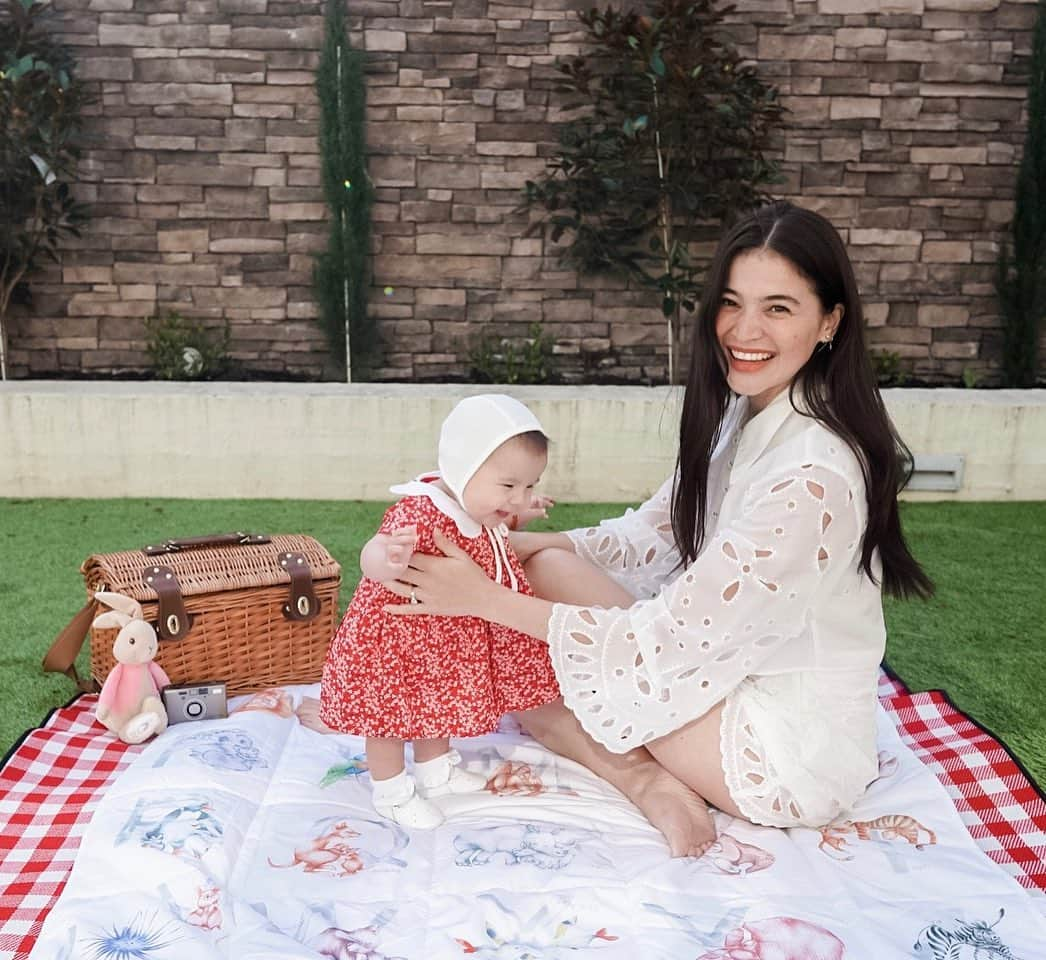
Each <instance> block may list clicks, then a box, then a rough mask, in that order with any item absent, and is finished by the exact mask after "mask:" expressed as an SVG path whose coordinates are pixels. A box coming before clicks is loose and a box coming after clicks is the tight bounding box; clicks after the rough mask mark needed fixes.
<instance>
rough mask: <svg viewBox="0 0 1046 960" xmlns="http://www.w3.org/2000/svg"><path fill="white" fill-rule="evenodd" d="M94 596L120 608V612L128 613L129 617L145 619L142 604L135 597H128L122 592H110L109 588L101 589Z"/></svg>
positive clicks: (115, 607)
mask: <svg viewBox="0 0 1046 960" xmlns="http://www.w3.org/2000/svg"><path fill="white" fill-rule="evenodd" d="M94 596H95V599H96V600H100V601H101V602H102V603H104V604H105V605H106V606H107V607H112V608H113V609H114V610H119V611H120V613H123V614H126V615H127V617H128V619H131V620H141V619H144V618H143V615H142V605H141V604H140V603H139V602H138V601H137V600H135V599H134V598H133V597H126V596H124V595H123V594H122V593H110V592H109V591H107V590H99V591H98V592H97V593H95V595H94ZM103 616H104V614H103Z"/></svg>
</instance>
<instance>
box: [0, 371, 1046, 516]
mask: <svg viewBox="0 0 1046 960" xmlns="http://www.w3.org/2000/svg"><path fill="white" fill-rule="evenodd" d="M495 390H502V391H504V392H506V393H511V394H512V395H514V396H516V397H518V398H519V399H521V400H523V401H524V402H526V403H528V404H529V405H531V407H532V408H533V409H534V411H535V412H536V413H537V415H538V417H539V418H540V419H541V421H542V423H543V424H544V425H545V427H546V429H547V430H548V432H549V435H550V436H551V437H552V440H553V443H552V448H551V451H550V463H549V470H548V472H547V474H546V477H545V480H544V482H543V483H542V488H543V490H545V491H546V492H547V493H548V494H549V495H551V496H553V497H556V498H557V499H562V500H565V501H596V502H608V501H624V502H632V501H637V500H640V499H642V498H643V497H645V496H647V495H648V494H649V493H650V492H651V491H652V490H653V489H655V488H656V487H657V485H658V484H659V483H660V482H661V481H662V480H663V479H664V478H665V477H666V476H668V474H669V473H670V472H671V470H672V467H673V465H674V462H675V452H676V451H675V444H676V436H675V435H676V429H677V422H678V401H679V397H680V391H678V390H672V389H669V388H667V387H599V386H582V387H542V386H528V387H490V386H461V385H456V384H451V385H447V384H436V385H415V384H358V385H346V384H334V383H310V384H299V383H202V384H201V383H161V382H126V381H119V382H100V381H26V380H22V381H7V382H6V383H0V497H189V498H299V499H321V500H322V499H330V500H350V499H360V500H389V499H391V497H390V495H389V494H388V487H389V485H390V484H391V483H394V482H397V481H399V480H402V479H404V478H406V477H411V476H414V475H416V474H418V473H420V472H422V471H423V470H427V469H429V468H431V467H433V466H434V465H435V453H436V439H437V436H438V433H439V425H440V422H441V421H442V419H443V417H444V416H445V415H446V413H447V411H448V410H449V409H450V407H451V406H452V405H453V404H454V402H455V401H456V400H457V399H459V398H460V397H462V396H464V395H465V394H467V393H483V392H490V391H495ZM883 395H884V398H885V400H886V404H887V407H888V409H889V410H890V413H891V416H893V418H894V421H895V423H896V424H897V427H898V429H899V430H900V432H901V435H902V436H903V437H904V438H905V441H906V442H907V443H908V445H909V446H910V447H911V449H912V451H913V452H914V453H917V454H943V455H946V454H960V455H962V456H963V457H964V459H965V468H964V471H963V476H962V483H961V486H960V488H959V490H957V491H956V492H954V493H918V494H916V493H911V494H908V495H909V496H911V497H912V498H913V499H916V498H918V499H960V500H1033V499H1043V498H1046V391H1044V390H998V391H986V390H951V389H940V390H903V389H901V390H886V391H884V393H883Z"/></svg>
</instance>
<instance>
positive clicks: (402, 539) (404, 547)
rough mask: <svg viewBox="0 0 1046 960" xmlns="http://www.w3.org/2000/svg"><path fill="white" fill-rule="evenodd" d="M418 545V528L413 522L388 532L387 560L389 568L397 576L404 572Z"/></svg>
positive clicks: (386, 544)
mask: <svg viewBox="0 0 1046 960" xmlns="http://www.w3.org/2000/svg"><path fill="white" fill-rule="evenodd" d="M417 545H418V528H417V527H416V526H414V525H413V524H411V525H409V526H406V527H399V528H397V529H396V530H393V531H392V533H390V534H388V536H387V537H386V540H385V562H386V563H387V564H388V565H389V570H390V571H392V572H393V573H394V574H395V575H396V576H399V575H400V574H401V573H403V571H404V570H406V569H407V564H408V563H409V562H410V555H411V554H412V553H413V552H414V548H415V547H416V546H417Z"/></svg>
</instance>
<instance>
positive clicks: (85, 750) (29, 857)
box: [0, 674, 1046, 960]
mask: <svg viewBox="0 0 1046 960" xmlns="http://www.w3.org/2000/svg"><path fill="white" fill-rule="evenodd" d="M880 698H881V702H882V704H883V706H884V708H885V709H886V711H887V713H888V714H889V715H890V717H891V718H892V719H893V720H894V722H895V724H896V726H897V729H898V732H899V734H900V736H901V738H902V740H903V741H904V742H905V743H906V744H907V745H908V746H909V747H910V748H911V749H912V751H913V752H914V753H915V754H916V756H918V757H919V758H920V760H922V762H923V763H925V764H926V766H927V767H929V768H930V769H931V770H932V771H933V772H934V773H935V774H936V776H937V778H938V779H939V780H940V781H941V783H942V784H943V785H944V787H945V788H946V790H947V792H948V795H949V796H950V797H951V798H952V801H953V802H954V803H955V806H956V809H957V810H958V812H959V815H960V817H961V819H962V820H963V822H964V823H965V824H966V826H967V828H968V829H969V831H970V835H971V837H972V838H973V839H974V840H975V842H976V843H977V844H978V846H979V847H980V848H981V849H982V850H983V851H984V852H985V853H986V854H987V855H988V857H990V858H991V859H992V860H993V861H995V862H996V863H997V864H999V865H1000V866H1001V867H1002V868H1003V869H1004V870H1006V872H1007V873H1009V874H1010V875H1011V876H1013V877H1014V878H1015V879H1016V880H1017V881H1018V882H1019V883H1020V884H1021V885H1022V886H1023V887H1025V888H1026V889H1027V890H1028V891H1029V892H1030V893H1032V894H1033V895H1038V896H1039V897H1041V898H1042V899H1041V901H1040V902H1041V904H1042V906H1043V909H1044V911H1046V800H1044V799H1043V797H1042V795H1041V794H1040V793H1039V792H1038V791H1037V789H1036V788H1035V786H1034V785H1033V784H1032V783H1031V782H1030V781H1029V779H1028V777H1027V776H1026V775H1025V774H1024V772H1023V771H1022V770H1021V768H1020V767H1019V765H1018V764H1017V763H1016V762H1015V761H1014V760H1013V758H1012V757H1011V756H1010V755H1009V754H1008V753H1007V751H1006V750H1005V748H1004V747H1003V746H1002V745H1001V744H1000V743H999V742H998V741H997V740H996V739H995V738H993V737H992V736H991V735H990V734H988V733H987V732H986V731H984V730H983V729H982V728H981V727H979V726H977V725H976V724H975V723H974V722H973V721H971V720H970V719H969V718H968V717H965V716H964V715H963V714H961V713H960V712H959V711H958V710H956V709H955V708H954V707H953V706H952V704H951V703H950V702H949V701H948V699H947V697H945V696H944V695H943V694H942V693H940V692H938V691H932V692H928V693H915V694H911V693H908V692H907V691H906V689H905V687H904V686H903V684H901V683H900V682H899V681H897V680H895V679H891V678H890V677H888V676H887V675H886V674H883V676H882V679H881V683H880ZM96 699H97V698H96V697H94V696H83V697H79V698H78V699H76V700H75V701H74V702H73V703H71V704H69V705H68V706H66V707H63V708H60V709H58V710H55V711H54V712H53V713H52V714H51V715H50V716H49V717H48V718H47V720H46V721H45V722H44V724H43V726H42V727H40V728H38V729H36V730H33V731H31V732H30V733H29V734H28V735H27V736H26V737H25V739H24V740H23V741H22V742H21V743H20V744H19V745H18V746H17V748H16V749H14V750H13V751H12V753H11V755H10V756H9V758H8V760H7V762H6V763H5V764H4V766H3V768H2V770H0V958H3V960H7V958H14V960H23V958H26V957H28V955H29V952H30V950H31V949H32V947H33V944H34V943H35V941H36V938H37V936H38V935H39V933H40V929H41V926H42V924H43V921H44V918H45V917H46V916H47V914H48V912H49V911H50V910H51V908H52V907H53V906H54V904H55V902H56V901H57V899H58V896H59V895H60V894H61V892H62V889H63V888H64V886H65V884H66V881H67V879H68V877H69V873H70V871H71V870H72V866H73V860H74V858H75V857H76V851H77V849H78V847H79V845H80V840H81V838H82V836H83V834H84V831H85V830H86V828H87V824H88V823H89V821H90V819H91V814H92V812H93V810H94V808H95V807H96V806H97V804H98V802H99V801H100V800H101V798H102V795H103V793H104V792H105V788H106V786H107V785H108V784H109V783H110V782H111V781H112V780H113V779H114V778H115V777H116V775H117V774H118V773H120V772H121V771H122V770H123V769H124V768H125V767H127V766H128V765H129V764H130V763H131V761H132V760H133V759H134V757H135V756H136V755H137V753H138V752H140V751H141V749H143V748H142V747H131V746H128V745H127V744H124V743H121V742H119V741H116V740H114V739H113V738H112V737H111V735H110V734H109V733H108V732H107V731H105V730H104V729H103V728H102V727H101V726H100V725H99V724H97V723H95V722H94V719H93V709H94V706H95V703H96Z"/></svg>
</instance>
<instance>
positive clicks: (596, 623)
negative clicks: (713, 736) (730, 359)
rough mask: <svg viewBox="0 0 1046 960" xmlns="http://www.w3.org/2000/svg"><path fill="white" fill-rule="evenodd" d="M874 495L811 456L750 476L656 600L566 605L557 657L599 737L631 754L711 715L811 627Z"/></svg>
mask: <svg viewBox="0 0 1046 960" xmlns="http://www.w3.org/2000/svg"><path fill="white" fill-rule="evenodd" d="M863 514H864V495H863V492H862V491H861V490H856V489H854V487H853V485H852V483H851V481H850V480H848V479H847V478H845V477H844V476H842V475H840V474H839V473H837V472H835V471H834V470H831V469H829V468H827V467H822V466H820V465H815V464H806V465H804V466H803V467H802V468H800V467H798V466H797V467H795V468H794V469H789V470H788V471H782V472H777V473H775V474H773V475H772V476H770V477H767V478H761V479H760V480H759V481H757V482H755V483H753V484H751V485H750V487H749V488H748V490H747V491H746V493H745V496H744V499H743V502H742V504H741V506H740V508H739V509H738V510H737V511H736V514H735V516H734V517H733V518H732V522H727V523H725V524H724V525H723V526H722V527H721V528H720V529H719V530H718V531H717V532H716V534H715V536H714V537H713V538H712V539H711V540H710V541H709V542H708V543H707V544H706V546H705V548H704V549H703V550H702V552H701V554H700V555H699V556H698V557H697V559H696V560H695V561H694V562H693V563H692V564H691V565H690V566H689V567H688V568H687V569H686V570H685V571H683V572H682V573H681V574H679V575H678V576H677V577H676V579H675V580H674V581H673V582H671V583H669V584H668V585H667V586H665V587H664V588H663V589H662V591H661V592H660V593H659V594H658V595H657V596H656V597H654V598H652V599H649V600H642V601H640V602H638V603H636V604H635V605H633V606H632V607H630V608H628V609H602V608H585V607H573V606H568V605H565V604H556V605H555V606H554V607H553V612H552V616H551V618H550V620H549V648H550V653H551V656H552V663H553V666H554V667H555V670H556V675H557V677H558V679H559V684H560V688H561V690H562V692H563V696H564V698H565V700H566V703H567V705H568V706H569V707H570V708H571V710H572V711H573V712H574V713H575V714H576V715H577V717H578V720H579V721H580V723H581V725H582V726H583V727H584V728H585V730H586V731H587V732H588V733H589V735H590V736H592V737H593V739H595V740H598V741H599V742H600V743H602V744H604V745H605V746H606V747H607V748H608V749H609V750H612V751H614V752H616V753H624V752H625V751H627V750H630V749H632V748H633V747H637V746H640V745H641V744H643V743H646V742H648V741H649V740H652V739H655V738H656V737H660V736H663V735H664V734H666V733H670V732H671V731H673V730H675V729H677V728H679V727H681V726H683V725H684V724H686V723H688V722H690V721H691V720H694V719H696V718H697V717H699V716H701V715H702V714H703V713H705V712H706V711H707V710H709V709H710V708H711V707H713V706H714V705H715V704H716V703H718V702H719V701H720V700H722V699H723V698H724V697H725V696H726V695H727V694H729V693H730V692H731V691H732V690H733V689H734V688H735V687H736V686H737V685H738V684H739V683H740V682H741V681H742V680H743V679H744V678H745V677H747V676H749V675H750V674H752V673H754V672H757V671H758V668H759V666H760V665H761V664H762V663H764V662H765V661H766V660H767V658H768V657H770V656H771V655H773V654H775V653H777V652H778V651H780V650H781V649H782V647H783V646H784V645H786V644H788V642H789V641H790V640H793V639H795V638H797V637H798V636H799V635H800V634H801V633H803V631H804V627H805V625H806V622H807V619H808V617H809V613H810V610H811V607H812V605H813V602H814V599H815V598H816V596H817V595H818V593H819V591H821V590H823V589H831V588H832V586H833V585H834V583H835V581H836V580H837V579H838V578H839V577H840V576H841V575H843V574H844V573H845V572H846V571H847V570H848V569H849V568H851V567H852V565H853V562H854V558H855V555H856V552H857V551H858V549H859V543H860V539H861V535H862V531H863V529H864V516H863Z"/></svg>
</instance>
